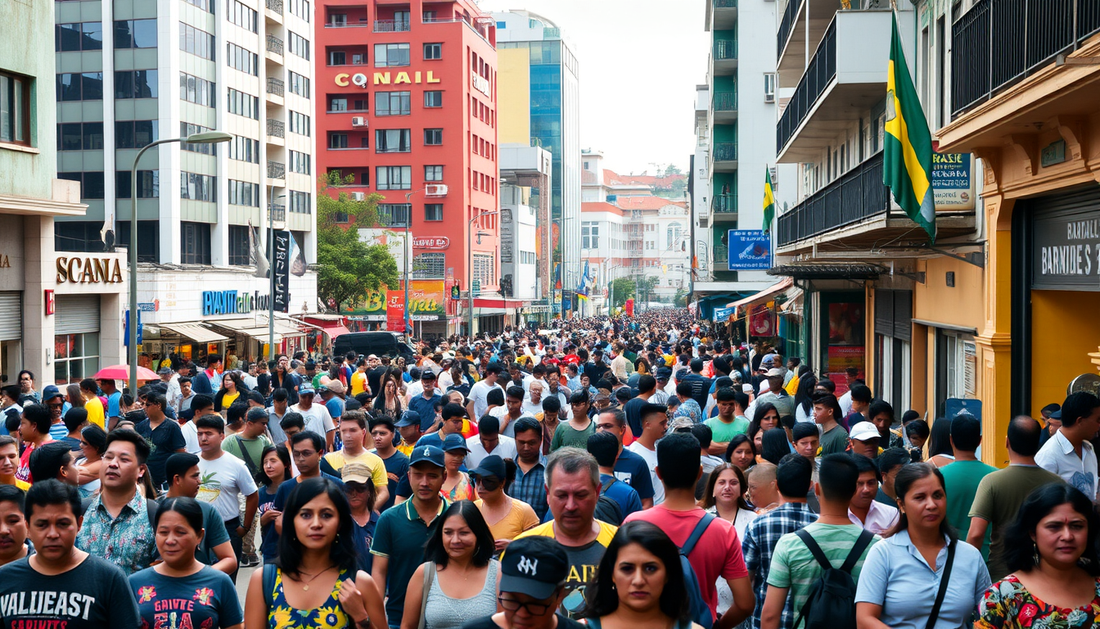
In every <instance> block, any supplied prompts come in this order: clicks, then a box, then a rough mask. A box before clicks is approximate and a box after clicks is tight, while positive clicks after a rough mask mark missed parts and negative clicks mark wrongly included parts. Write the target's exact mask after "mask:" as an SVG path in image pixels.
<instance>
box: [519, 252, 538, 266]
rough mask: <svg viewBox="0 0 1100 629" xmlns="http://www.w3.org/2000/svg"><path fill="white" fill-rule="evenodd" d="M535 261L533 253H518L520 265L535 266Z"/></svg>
mask: <svg viewBox="0 0 1100 629" xmlns="http://www.w3.org/2000/svg"><path fill="white" fill-rule="evenodd" d="M536 261H537V260H536V258H535V252H534V251H520V252H519V263H520V264H535V262H536Z"/></svg>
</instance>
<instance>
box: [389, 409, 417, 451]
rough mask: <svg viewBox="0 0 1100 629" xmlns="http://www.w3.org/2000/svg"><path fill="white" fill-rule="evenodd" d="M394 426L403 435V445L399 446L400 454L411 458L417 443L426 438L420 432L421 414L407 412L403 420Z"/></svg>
mask: <svg viewBox="0 0 1100 629" xmlns="http://www.w3.org/2000/svg"><path fill="white" fill-rule="evenodd" d="M393 426H394V428H396V429H397V432H398V434H400V435H401V444H399V445H398V446H397V450H398V452H400V453H401V454H404V455H405V456H409V457H411V456H412V451H413V448H415V447H416V443H417V442H418V441H420V437H422V436H424V433H423V432H421V431H420V413H417V412H416V411H405V412H404V413H402V414H401V419H399V420H398V421H397V423H395V424H394V425H393Z"/></svg>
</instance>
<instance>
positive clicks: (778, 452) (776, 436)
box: [760, 428, 791, 465]
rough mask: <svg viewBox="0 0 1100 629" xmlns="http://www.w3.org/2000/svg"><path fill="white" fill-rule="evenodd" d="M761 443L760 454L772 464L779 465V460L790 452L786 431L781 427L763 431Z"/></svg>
mask: <svg viewBox="0 0 1100 629" xmlns="http://www.w3.org/2000/svg"><path fill="white" fill-rule="evenodd" d="M761 444H762V445H763V449H762V450H761V452H760V456H761V457H763V459H764V460H765V461H767V462H768V463H771V464H772V465H779V460H780V459H782V458H783V457H785V456H787V455H788V454H790V453H791V442H790V439H789V437H787V431H786V430H785V429H783V428H772V429H769V430H767V431H764V437H763V438H762V439H761Z"/></svg>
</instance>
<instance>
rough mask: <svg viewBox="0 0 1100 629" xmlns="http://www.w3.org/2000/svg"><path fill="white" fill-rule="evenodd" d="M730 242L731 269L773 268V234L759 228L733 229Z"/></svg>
mask: <svg viewBox="0 0 1100 629" xmlns="http://www.w3.org/2000/svg"><path fill="white" fill-rule="evenodd" d="M727 242H729V270H730V271H750V270H767V269H770V268H772V241H771V236H769V235H768V234H766V233H764V232H763V231H761V230H759V229H731V230H729V235H728V238H727Z"/></svg>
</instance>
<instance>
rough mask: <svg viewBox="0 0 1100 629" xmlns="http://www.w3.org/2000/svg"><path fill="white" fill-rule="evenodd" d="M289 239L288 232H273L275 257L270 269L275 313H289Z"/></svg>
mask: <svg viewBox="0 0 1100 629" xmlns="http://www.w3.org/2000/svg"><path fill="white" fill-rule="evenodd" d="M290 239H291V235H290V232H288V231H276V232H275V255H274V256H272V258H273V259H272V269H274V271H275V295H274V298H275V311H276V312H290Z"/></svg>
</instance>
